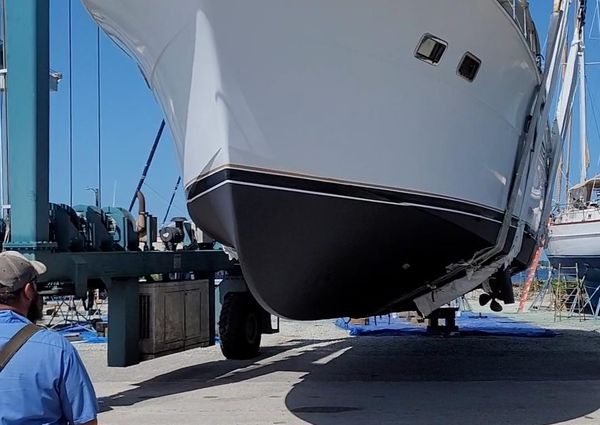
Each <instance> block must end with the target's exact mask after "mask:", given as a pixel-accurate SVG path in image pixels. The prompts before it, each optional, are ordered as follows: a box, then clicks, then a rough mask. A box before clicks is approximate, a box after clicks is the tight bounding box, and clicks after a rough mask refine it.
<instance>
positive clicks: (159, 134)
mask: <svg viewBox="0 0 600 425" xmlns="http://www.w3.org/2000/svg"><path fill="white" fill-rule="evenodd" d="M164 130H165V120H162V122H161V123H160V128H159V129H158V132H157V133H156V137H155V138H154V143H153V144H152V149H150V154H149V155H148V159H147V160H146V164H145V165H144V170H143V171H142V176H141V177H140V181H139V182H138V185H137V188H136V189H135V192H133V198H131V203H130V204H129V212H131V210H132V209H133V205H134V204H135V200H136V199H137V193H138V192H139V191H140V190H141V189H142V185H143V184H144V181H145V180H146V176H147V175H148V169H149V168H150V165H151V164H152V160H153V159H154V154H155V153H156V148H157V147H158V143H159V142H160V139H161V138H162V134H163V131H164Z"/></svg>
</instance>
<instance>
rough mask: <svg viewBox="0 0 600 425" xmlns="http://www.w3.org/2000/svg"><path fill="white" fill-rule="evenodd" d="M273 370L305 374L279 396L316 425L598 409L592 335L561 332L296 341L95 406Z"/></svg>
mask: <svg viewBox="0 0 600 425" xmlns="http://www.w3.org/2000/svg"><path fill="white" fill-rule="evenodd" d="M280 371H292V372H301V373H302V374H303V377H302V379H301V381H300V382H299V383H297V384H296V385H294V387H293V388H292V390H291V391H290V392H289V393H288V394H287V396H286V400H285V403H286V406H287V408H288V409H289V411H290V412H292V413H293V414H294V415H295V416H297V417H298V418H299V419H302V420H304V421H306V422H308V423H311V424H315V425H336V424H354V423H357V424H359V423H360V424H370V423H377V424H386V423H389V424H392V423H393V424H450V425H452V424H457V425H458V424H460V425H471V424H473V425H475V424H478V425H479V424H482V423H489V424H494V425H495V424H523V425H542V424H555V423H559V422H563V421H567V420H570V419H574V418H580V417H586V415H590V414H592V413H593V412H595V411H596V410H598V409H599V408H600V335H599V334H597V333H595V332H583V331H561V335H559V336H557V337H555V338H510V337H453V338H442V337H360V338H345V339H340V340H295V341H291V342H290V343H289V345H286V346H279V347H266V348H264V349H263V353H262V355H261V357H260V358H258V359H254V360H252V361H226V360H222V361H215V362H210V363H205V364H199V365H195V366H191V367H186V368H182V369H178V370H176V371H173V372H170V373H167V374H163V375H160V376H157V377H155V378H152V379H150V380H147V381H143V382H140V383H138V384H137V385H138V387H137V388H135V389H132V390H128V391H124V392H122V393H118V394H114V395H112V396H110V397H104V398H102V399H101V400H100V406H101V411H107V410H111V408H112V407H115V406H131V405H134V404H136V403H138V402H141V401H144V400H148V399H156V398H160V397H165V396H169V395H173V394H181V393H185V392H189V391H195V390H199V389H203V388H210V387H216V386H221V385H226V384H232V383H237V382H243V381H246V380H248V379H253V378H257V377H260V376H266V375H268V374H270V373H274V372H280ZM595 417H596V419H595V420H596V421H597V420H598V419H597V418H598V416H595ZM587 422H589V423H595V422H594V419H592V418H591V417H589V419H588V420H587Z"/></svg>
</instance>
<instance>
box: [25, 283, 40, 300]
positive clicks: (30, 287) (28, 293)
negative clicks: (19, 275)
mask: <svg viewBox="0 0 600 425" xmlns="http://www.w3.org/2000/svg"><path fill="white" fill-rule="evenodd" d="M23 295H25V298H26V299H27V301H33V300H34V299H35V298H36V297H37V288H36V286H35V283H28V284H26V285H25V287H24V288H23Z"/></svg>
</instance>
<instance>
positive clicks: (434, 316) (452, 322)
mask: <svg viewBox="0 0 600 425" xmlns="http://www.w3.org/2000/svg"><path fill="white" fill-rule="evenodd" d="M457 311H458V307H443V308H438V309H437V310H434V311H433V312H432V313H431V314H430V315H429V316H427V320H428V324H427V332H431V333H435V334H444V335H449V334H451V333H452V332H458V326H456V312H457ZM440 319H444V322H445V324H444V326H440V324H439V320H440Z"/></svg>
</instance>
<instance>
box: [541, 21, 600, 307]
mask: <svg viewBox="0 0 600 425" xmlns="http://www.w3.org/2000/svg"><path fill="white" fill-rule="evenodd" d="M584 35H585V34H584V33H583V32H582V33H581V35H580V40H579V45H580V47H579V53H578V56H579V63H578V66H579V148H580V149H579V150H580V159H579V165H580V180H579V183H578V184H577V185H575V186H573V187H571V188H570V189H569V190H568V192H567V203H566V207H565V208H561V207H560V205H559V207H558V209H557V211H556V212H555V213H554V214H553V216H552V218H551V222H550V228H549V234H548V246H547V249H546V252H547V255H548V259H549V260H550V263H551V264H552V266H553V267H554V268H556V269H559V268H561V269H565V268H566V269H568V270H577V272H578V273H579V277H581V278H585V280H584V282H585V286H586V288H587V292H588V296H589V297H590V301H591V305H592V307H593V309H594V311H595V313H596V314H598V306H599V301H600V204H599V203H600V176H594V177H592V178H589V179H588V178H587V172H588V168H589V159H588V156H589V153H588V145H587V144H588V140H587V131H586V129H587V128H586V126H587V122H586V121H587V119H586V116H587V114H586V85H585V81H586V78H585V73H586V69H585V46H584V42H585V37H584ZM569 152H570V147H569ZM569 156H570V154H568V155H567V158H569ZM568 162H570V161H569V159H567V164H566V166H567V169H568V168H569V167H570V164H569V163H568ZM566 174H567V176H568V175H569V172H568V171H567V173H566ZM567 183H568V182H567Z"/></svg>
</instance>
